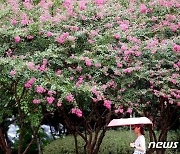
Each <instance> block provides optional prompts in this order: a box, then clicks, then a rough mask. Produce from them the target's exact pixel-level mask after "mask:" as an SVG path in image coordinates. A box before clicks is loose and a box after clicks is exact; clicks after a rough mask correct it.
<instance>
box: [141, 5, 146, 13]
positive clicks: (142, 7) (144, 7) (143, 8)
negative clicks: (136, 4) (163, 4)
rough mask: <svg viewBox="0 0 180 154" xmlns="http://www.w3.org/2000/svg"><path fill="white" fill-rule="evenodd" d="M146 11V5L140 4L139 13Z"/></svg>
mask: <svg viewBox="0 0 180 154" xmlns="http://www.w3.org/2000/svg"><path fill="white" fill-rule="evenodd" d="M146 12H147V7H146V5H145V4H141V5H140V13H146Z"/></svg>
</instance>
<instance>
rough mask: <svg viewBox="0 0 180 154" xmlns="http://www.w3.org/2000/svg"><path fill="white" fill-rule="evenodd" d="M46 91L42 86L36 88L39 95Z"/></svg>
mask: <svg viewBox="0 0 180 154" xmlns="http://www.w3.org/2000/svg"><path fill="white" fill-rule="evenodd" d="M45 91H46V90H45V89H44V88H43V87H42V86H36V92H37V93H41V94H42V93H44V92H45Z"/></svg>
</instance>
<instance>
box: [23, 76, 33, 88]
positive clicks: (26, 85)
mask: <svg viewBox="0 0 180 154" xmlns="http://www.w3.org/2000/svg"><path fill="white" fill-rule="evenodd" d="M35 81H36V78H31V79H30V80H29V81H28V82H27V83H26V84H25V85H24V86H25V88H31V87H32V84H33V83H34V82H35Z"/></svg>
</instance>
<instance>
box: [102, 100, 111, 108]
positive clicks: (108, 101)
mask: <svg viewBox="0 0 180 154" xmlns="http://www.w3.org/2000/svg"><path fill="white" fill-rule="evenodd" d="M104 106H105V107H106V108H107V109H111V101H110V100H105V101H104Z"/></svg>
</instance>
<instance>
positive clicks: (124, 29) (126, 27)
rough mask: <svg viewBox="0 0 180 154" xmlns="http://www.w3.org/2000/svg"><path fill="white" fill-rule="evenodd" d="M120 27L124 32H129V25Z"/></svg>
mask: <svg viewBox="0 0 180 154" xmlns="http://www.w3.org/2000/svg"><path fill="white" fill-rule="evenodd" d="M120 27H121V29H122V30H123V31H126V30H128V25H127V24H121V25H120Z"/></svg>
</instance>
